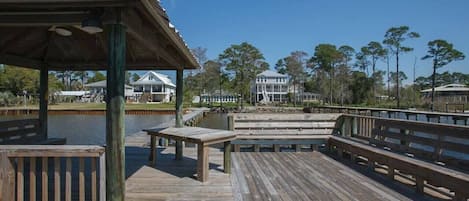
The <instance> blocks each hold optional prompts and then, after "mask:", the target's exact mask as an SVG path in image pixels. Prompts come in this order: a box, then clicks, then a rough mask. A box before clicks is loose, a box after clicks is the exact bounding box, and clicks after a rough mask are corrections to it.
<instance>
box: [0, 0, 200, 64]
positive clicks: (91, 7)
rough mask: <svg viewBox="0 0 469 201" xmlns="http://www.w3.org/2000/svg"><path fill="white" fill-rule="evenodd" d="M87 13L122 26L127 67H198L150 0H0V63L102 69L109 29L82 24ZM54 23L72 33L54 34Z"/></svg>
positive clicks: (158, 5)
mask: <svg viewBox="0 0 469 201" xmlns="http://www.w3.org/2000/svg"><path fill="white" fill-rule="evenodd" d="M116 10H121V11H122V13H121V14H119V13H116ZM119 15H123V16H125V17H122V18H120V17H119ZM90 16H98V18H99V20H101V22H102V23H103V24H104V26H106V24H108V23H112V22H115V21H118V23H120V24H123V25H124V26H125V28H126V29H125V30H126V37H125V39H126V46H125V48H126V66H127V70H150V69H168V70H175V69H182V68H186V69H195V68H198V67H199V64H198V63H197V61H196V59H195V58H194V56H193V55H192V53H191V51H190V50H189V48H188V47H187V44H186V43H185V42H184V40H183V39H182V37H181V35H180V33H179V32H178V31H177V30H176V28H175V27H174V25H172V24H171V23H170V21H169V18H168V16H167V14H166V12H165V11H164V9H163V8H162V7H161V6H160V4H159V1H155V0H93V1H90V0H66V1H64V0H60V1H59V0H22V1H17V0H1V1H0V47H2V51H1V52H0V63H3V64H8V65H16V66H22V67H28V68H35V69H39V68H41V67H43V66H48V68H49V70H105V69H107V67H106V66H108V61H107V58H108V42H107V41H108V29H106V28H105V27H103V28H104V31H103V32H101V33H90V32H88V31H86V30H85V29H83V28H82V27H81V24H82V22H83V21H84V20H86V19H90V18H91V17H90ZM57 27H59V28H63V29H66V30H68V31H70V32H71V35H70V36H62V35H60V34H58V33H59V31H57V30H56V28H57ZM54 30H56V31H54Z"/></svg>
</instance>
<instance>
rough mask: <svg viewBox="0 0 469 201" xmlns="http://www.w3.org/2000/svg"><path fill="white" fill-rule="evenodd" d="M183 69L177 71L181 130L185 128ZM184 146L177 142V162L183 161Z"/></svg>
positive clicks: (177, 123) (178, 117) (177, 98)
mask: <svg viewBox="0 0 469 201" xmlns="http://www.w3.org/2000/svg"><path fill="white" fill-rule="evenodd" d="M183 72H184V71H183V69H177V70H176V127H177V128H180V127H183V126H184V124H183V119H182V100H183V96H184V92H183V87H182V86H183V79H184V78H183ZM182 149H183V145H182V141H180V140H177V141H176V160H181V159H182V154H183V151H182Z"/></svg>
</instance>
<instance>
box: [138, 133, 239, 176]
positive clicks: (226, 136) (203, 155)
mask: <svg viewBox="0 0 469 201" xmlns="http://www.w3.org/2000/svg"><path fill="white" fill-rule="evenodd" d="M144 131H146V132H147V134H148V135H150V137H151V141H150V147H151V151H150V162H151V164H152V165H153V166H154V165H155V163H156V155H157V153H156V142H157V140H158V138H167V139H173V140H175V141H176V160H181V159H182V154H183V146H182V142H189V143H194V144H196V145H197V179H198V180H199V181H202V182H204V181H207V179H208V170H209V160H208V154H209V145H212V144H218V143H224V155H223V167H224V172H225V173H230V169H231V140H234V139H235V138H236V135H235V134H234V133H233V132H232V131H227V130H219V129H209V128H200V127H181V128H175V127H170V128H153V129H146V130H144Z"/></svg>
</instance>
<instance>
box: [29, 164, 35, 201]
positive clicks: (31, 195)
mask: <svg viewBox="0 0 469 201" xmlns="http://www.w3.org/2000/svg"><path fill="white" fill-rule="evenodd" d="M29 200H30V201H35V200H36V158H35V157H31V158H29Z"/></svg>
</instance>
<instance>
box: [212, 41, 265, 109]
mask: <svg viewBox="0 0 469 201" xmlns="http://www.w3.org/2000/svg"><path fill="white" fill-rule="evenodd" d="M218 59H219V60H220V61H221V63H222V65H223V66H225V69H226V71H228V72H230V73H232V74H234V79H233V82H234V89H235V91H236V92H237V93H238V94H240V95H241V107H243V101H244V100H245V97H247V96H249V95H250V94H251V93H250V84H251V82H252V81H253V80H254V79H255V78H256V75H257V74H259V73H261V72H262V71H264V70H267V69H268V68H269V65H268V63H266V62H265V61H264V55H263V54H262V53H261V52H260V51H259V49H257V48H256V47H254V46H253V45H251V44H249V43H247V42H243V43H241V44H239V45H231V46H230V47H229V48H227V49H225V50H224V51H223V53H222V54H220V55H219V56H218Z"/></svg>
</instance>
